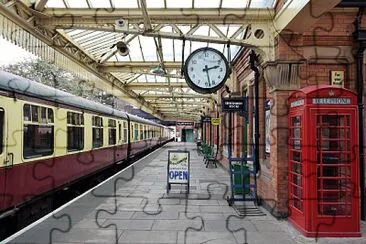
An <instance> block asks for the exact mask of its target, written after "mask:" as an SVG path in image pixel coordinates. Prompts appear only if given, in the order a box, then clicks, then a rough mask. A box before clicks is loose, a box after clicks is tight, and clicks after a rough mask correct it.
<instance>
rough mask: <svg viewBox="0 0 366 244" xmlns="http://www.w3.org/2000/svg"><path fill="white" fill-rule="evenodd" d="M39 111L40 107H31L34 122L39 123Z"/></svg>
mask: <svg viewBox="0 0 366 244" xmlns="http://www.w3.org/2000/svg"><path fill="white" fill-rule="evenodd" d="M38 110H39V107H38V106H34V105H32V106H31V111H32V121H33V122H38Z"/></svg>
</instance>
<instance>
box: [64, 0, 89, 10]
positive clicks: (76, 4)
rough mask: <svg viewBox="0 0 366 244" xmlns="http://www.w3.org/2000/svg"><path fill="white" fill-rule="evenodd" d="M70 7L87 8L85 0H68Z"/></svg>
mask: <svg viewBox="0 0 366 244" xmlns="http://www.w3.org/2000/svg"><path fill="white" fill-rule="evenodd" d="M68 3H69V6H70V8H89V6H88V4H87V3H86V0H79V1H75V0H74V1H68Z"/></svg>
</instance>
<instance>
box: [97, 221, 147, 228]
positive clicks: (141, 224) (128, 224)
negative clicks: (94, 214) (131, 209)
mask: <svg viewBox="0 0 366 244" xmlns="http://www.w3.org/2000/svg"><path fill="white" fill-rule="evenodd" d="M153 223H154V220H146V219H144V220H122V219H106V220H105V222H104V223H103V226H107V225H110V224H115V225H116V226H117V229H120V230H151V228H152V226H153Z"/></svg>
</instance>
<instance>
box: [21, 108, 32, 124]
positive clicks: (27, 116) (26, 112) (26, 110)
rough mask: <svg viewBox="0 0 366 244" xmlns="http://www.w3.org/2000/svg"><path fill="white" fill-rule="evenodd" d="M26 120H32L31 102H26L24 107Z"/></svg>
mask: <svg viewBox="0 0 366 244" xmlns="http://www.w3.org/2000/svg"><path fill="white" fill-rule="evenodd" d="M23 113H24V121H30V120H31V108H30V105H29V104H25V105H24V107H23Z"/></svg>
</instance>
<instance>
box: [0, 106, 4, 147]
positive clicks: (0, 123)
mask: <svg viewBox="0 0 366 244" xmlns="http://www.w3.org/2000/svg"><path fill="white" fill-rule="evenodd" d="M3 146H4V109H2V108H0V154H2V153H3Z"/></svg>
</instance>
